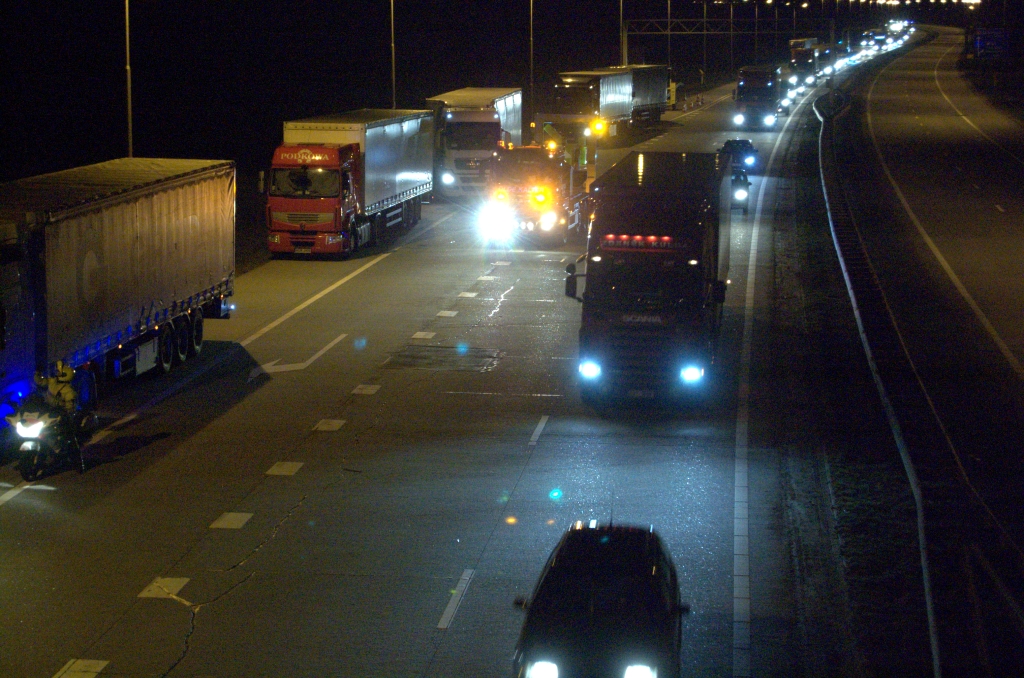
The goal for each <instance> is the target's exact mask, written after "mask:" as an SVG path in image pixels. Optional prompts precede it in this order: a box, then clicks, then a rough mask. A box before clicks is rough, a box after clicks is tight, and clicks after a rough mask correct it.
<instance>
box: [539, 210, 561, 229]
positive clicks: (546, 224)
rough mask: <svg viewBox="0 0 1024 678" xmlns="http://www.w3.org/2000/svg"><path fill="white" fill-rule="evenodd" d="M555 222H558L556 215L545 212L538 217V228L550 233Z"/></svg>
mask: <svg viewBox="0 0 1024 678" xmlns="http://www.w3.org/2000/svg"><path fill="white" fill-rule="evenodd" d="M556 221H558V215H557V214H555V213H554V212H545V213H544V214H542V215H540V227H541V229H542V230H544V231H550V230H551V229H552V228H554V227H555V222H556Z"/></svg>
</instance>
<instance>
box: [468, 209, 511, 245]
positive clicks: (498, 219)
mask: <svg viewBox="0 0 1024 678" xmlns="http://www.w3.org/2000/svg"><path fill="white" fill-rule="evenodd" d="M477 226H478V228H479V229H480V235H481V236H483V239H484V240H485V241H487V242H491V241H493V242H506V241H508V240H510V239H511V238H512V234H513V233H514V232H515V230H516V228H517V227H518V224H517V222H516V218H515V214H513V212H512V208H510V207H509V206H508V205H505V204H502V203H497V202H488V203H487V204H485V205H484V206H483V207H482V208H481V209H480V214H479V215H478V216H477Z"/></svg>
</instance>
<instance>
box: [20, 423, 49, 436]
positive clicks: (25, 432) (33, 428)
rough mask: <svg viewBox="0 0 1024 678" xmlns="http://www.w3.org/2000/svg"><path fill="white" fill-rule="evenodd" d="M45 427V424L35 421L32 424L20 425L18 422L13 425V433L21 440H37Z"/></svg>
mask: <svg viewBox="0 0 1024 678" xmlns="http://www.w3.org/2000/svg"><path fill="white" fill-rule="evenodd" d="M45 426H46V422H43V421H37V422H36V423H34V424H28V425H27V426H26V425H25V424H22V423H21V422H20V421H19V422H18V423H16V424H15V425H14V430H15V432H16V433H17V434H18V435H19V436H21V437H22V438H38V437H39V434H40V433H42V432H43V428H44V427H45Z"/></svg>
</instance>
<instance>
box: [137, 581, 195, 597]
mask: <svg viewBox="0 0 1024 678" xmlns="http://www.w3.org/2000/svg"><path fill="white" fill-rule="evenodd" d="M187 583H188V577H157V578H156V579H154V580H153V583H152V584H150V585H149V586H147V587H146V588H144V589H142V593H140V594H139V598H172V599H176V598H177V596H178V592H179V591H181V590H182V589H183V588H185V584H187Z"/></svg>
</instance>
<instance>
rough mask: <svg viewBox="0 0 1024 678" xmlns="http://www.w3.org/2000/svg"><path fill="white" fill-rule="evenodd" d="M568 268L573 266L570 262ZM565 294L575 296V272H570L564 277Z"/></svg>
mask: <svg viewBox="0 0 1024 678" xmlns="http://www.w3.org/2000/svg"><path fill="white" fill-rule="evenodd" d="M569 267H570V268H575V267H574V266H573V265H572V264H569ZM565 296H567V297H572V298H573V299H575V298H576V274H575V273H570V274H569V275H568V276H566V278H565Z"/></svg>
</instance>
